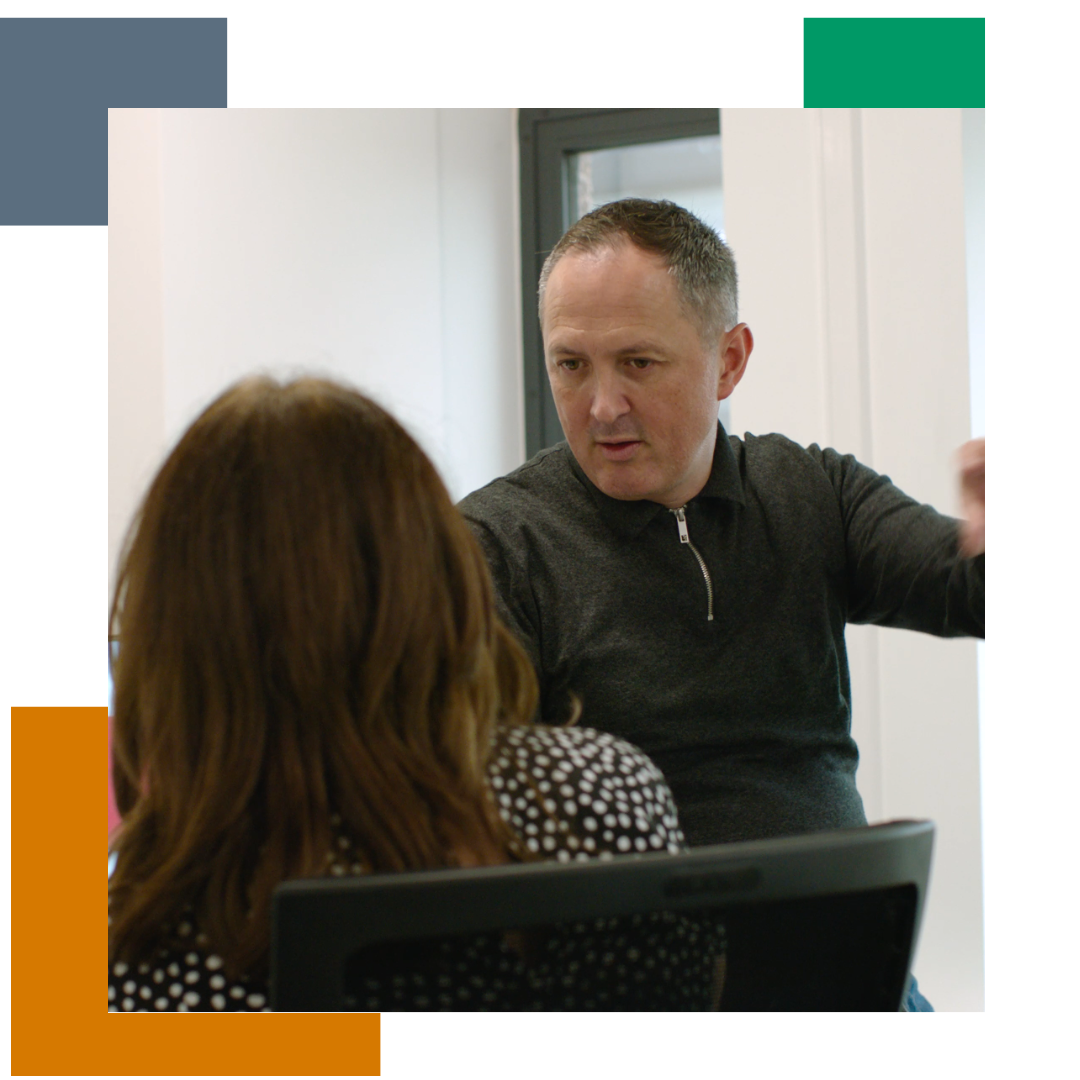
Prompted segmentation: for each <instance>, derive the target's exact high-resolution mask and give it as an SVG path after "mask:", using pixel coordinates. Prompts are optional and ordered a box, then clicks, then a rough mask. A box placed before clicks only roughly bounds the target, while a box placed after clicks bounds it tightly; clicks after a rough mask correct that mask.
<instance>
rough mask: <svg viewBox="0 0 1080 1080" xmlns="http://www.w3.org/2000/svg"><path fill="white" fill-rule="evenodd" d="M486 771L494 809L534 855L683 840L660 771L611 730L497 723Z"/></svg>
mask: <svg viewBox="0 0 1080 1080" xmlns="http://www.w3.org/2000/svg"><path fill="white" fill-rule="evenodd" d="M488 777H489V780H490V783H491V788H492V794H493V795H494V798H495V802H496V805H497V806H498V808H499V812H500V813H501V814H502V816H503V817H504V818H505V819H506V820H507V821H508V822H509V823H510V825H511V826H512V827H513V828H514V829H515V830H516V831H517V832H518V833H519V835H521V836H522V837H523V839H524V841H525V845H526V847H527V848H528V849H529V850H530V851H532V852H534V853H537V854H541V855H545V856H547V857H550V858H558V859H560V860H566V859H569V858H575V859H585V858H590V857H596V856H599V857H600V858H604V857H605V856H609V855H611V854H618V853H627V852H637V853H642V852H645V851H663V850H667V851H670V852H676V851H680V850H682V848H683V846H684V843H685V841H684V840H683V835H682V831H681V829H680V828H679V819H678V813H677V811H676V809H675V804H674V802H673V800H672V798H671V792H670V790H669V789H668V786H667V783H666V781H665V780H664V776H663V774H662V773H661V772H660V770H659V769H658V768H657V767H656V766H655V765H654V764H653V762H652V761H651V760H650V759H649V757H648V756H647V755H646V754H645V753H644V752H643V751H642V750H640V749H638V747H636V746H634V745H633V744H632V743H628V742H626V740H625V739H620V738H618V737H617V736H615V735H609V734H607V733H604V732H599V731H594V730H592V729H591V728H577V727H544V726H540V725H535V726H534V725H523V726H519V727H508V728H504V729H503V730H502V731H500V732H499V733H498V735H497V736H496V739H495V744H494V747H493V752H492V755H491V758H490V761H489V763H488Z"/></svg>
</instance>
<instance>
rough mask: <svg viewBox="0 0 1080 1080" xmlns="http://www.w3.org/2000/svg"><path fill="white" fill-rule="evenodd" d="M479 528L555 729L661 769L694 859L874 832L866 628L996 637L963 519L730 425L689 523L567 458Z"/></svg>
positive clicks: (477, 517) (848, 466)
mask: <svg viewBox="0 0 1080 1080" xmlns="http://www.w3.org/2000/svg"><path fill="white" fill-rule="evenodd" d="M460 509H461V511H462V513H463V514H464V515H465V517H466V519H467V520H468V522H469V523H470V525H471V527H472V529H473V532H474V534H475V535H476V537H477V539H478V540H479V541H480V544H481V546H482V547H483V549H484V552H485V554H486V556H487V559H488V563H489V565H490V567H491V572H492V576H493V579H494V582H495V589H496V593H497V603H498V608H499V612H500V615H501V616H502V618H503V619H504V621H505V622H506V623H507V625H508V626H509V627H510V628H511V630H513V631H514V633H515V634H516V635H517V637H518V638H519V639H520V641H521V643H522V644H523V645H524V646H525V648H526V650H527V651H528V653H529V655H530V657H531V658H532V661H533V663H534V665H535V666H536V671H537V674H538V677H539V680H540V691H541V706H540V719H542V720H543V721H545V722H546V723H552V724H557V723H560V722H562V721H564V720H565V719H566V718H567V717H568V715H570V711H571V701H572V697H571V695H573V696H576V698H577V699H578V700H579V701H580V703H581V706H582V723H584V724H587V725H588V726H589V727H592V728H597V729H599V730H601V731H609V732H611V733H613V734H615V735H618V736H620V737H622V738H624V739H627V740H629V741H630V742H632V743H634V744H636V745H637V746H639V747H640V748H641V749H642V750H644V751H645V752H646V753H647V754H648V755H649V756H650V757H651V758H652V759H653V760H654V761H655V762H656V763H657V765H659V767H660V768H661V770H662V771H663V772H664V774H665V776H666V778H667V781H668V783H669V785H670V787H671V790H672V792H673V794H674V796H675V801H676V804H677V806H678V808H679V814H680V818H681V821H682V825H683V830H684V832H685V834H686V837H687V840H688V841H689V842H690V843H691V844H710V843H721V842H725V841H732V840H749V839H758V838H763V837H771V836H786V835H793V834H797V833H803V832H812V831H816V830H821V829H832V828H841V827H845V826H850V825H862V824H865V823H866V817H865V814H864V811H863V806H862V800H861V798H860V796H859V793H858V791H857V789H856V786H855V770H856V766H857V764H858V750H857V748H856V746H855V743H854V741H853V740H852V738H851V683H850V677H849V673H848V661H847V652H846V649H845V646H844V626H845V624H846V623H849V622H855V623H877V624H878V625H881V626H894V627H903V628H906V629H911V630H921V631H925V632H927V633H931V634H937V635H940V636H943V637H951V636H958V635H974V636H979V637H981V636H982V635H983V625H984V616H983V610H984V601H983V596H984V576H985V574H984V557H983V556H979V557H978V558H977V559H965V558H963V557H962V556H961V555H960V554H959V551H958V546H957V522H956V521H955V519H953V518H949V517H945V516H944V515H942V514H939V513H938V512H937V511H936V510H934V509H933V508H932V507H929V506H925V505H921V504H919V503H917V502H916V501H914V500H913V499H911V498H909V497H908V496H907V495H905V494H904V493H903V492H901V491H900V490H899V489H897V488H896V487H895V486H894V485H893V484H892V483H891V482H890V481H889V479H888V478H887V477H885V476H880V475H878V474H877V473H875V472H874V471H873V470H872V469H869V468H867V467H866V466H864V465H861V464H859V462H857V461H856V460H855V459H854V458H853V457H850V456H842V455H840V454H838V453H836V452H835V451H833V450H822V449H820V448H819V447H818V446H810V447H807V448H804V447H801V446H799V445H797V444H796V443H793V442H792V441H791V440H789V439H786V438H784V437H783V436H781V435H766V436H762V437H755V436H753V435H747V437H746V439H745V440H743V439H739V438H737V437H735V436H731V437H729V436H727V435H726V433H725V432H724V430H723V428H722V427H721V428H720V430H719V434H718V438H717V443H716V451H715V454H714V458H713V467H712V472H711V474H710V476H709V479H708V481H707V482H706V484H705V487H704V488H703V489H702V491H701V492H700V493H699V494H698V495H697V496H695V497H694V498H693V499H691V500H690V502H689V503H688V504H687V505H686V507H685V508H683V510H682V512H681V513H677V512H675V511H670V510H667V509H666V508H664V507H663V506H661V505H660V504H658V503H654V502H649V501H647V500H639V501H626V500H619V499H613V498H611V497H609V496H607V495H605V494H604V493H603V492H601V491H600V490H599V489H598V488H597V487H595V485H593V484H592V483H591V482H590V481H589V479H588V478H587V477H586V476H585V474H584V472H583V471H582V469H581V467H580V466H579V465H578V463H577V461H576V460H575V459H574V456H573V454H572V453H571V452H570V449H569V447H568V446H567V445H566V444H565V443H561V444H559V445H558V446H556V447H553V448H551V449H548V450H544V451H541V452H540V453H539V454H537V455H536V456H535V457H534V458H532V459H531V460H530V461H528V462H526V463H525V464H524V465H522V466H521V467H520V468H519V469H517V470H515V471H514V472H512V473H510V474H509V475H507V476H505V477H502V478H501V479H499V480H495V481H493V482H492V483H490V484H488V485H487V486H486V487H484V488H481V489H480V490H479V491H475V492H473V493H472V494H471V495H469V496H467V497H466V498H465V499H464V500H463V501H462V502H461V503H460ZM710 615H711V618H710Z"/></svg>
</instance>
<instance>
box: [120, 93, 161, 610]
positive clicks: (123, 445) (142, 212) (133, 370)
mask: <svg viewBox="0 0 1080 1080" xmlns="http://www.w3.org/2000/svg"><path fill="white" fill-rule="evenodd" d="M160 152H161V118H160V113H159V110H157V109H110V110H109V593H110V595H111V593H112V587H113V574H114V570H115V567H116V556H117V553H118V551H119V548H120V544H121V542H122V540H123V535H124V532H125V530H126V529H127V526H128V523H129V521H130V519H131V514H132V510H133V509H134V507H135V505H136V503H137V501H138V499H139V497H140V496H141V494H142V492H143V490H144V489H145V487H146V485H147V483H148V482H149V480H150V479H151V478H152V476H153V471H154V468H155V467H156V465H157V462H158V459H159V458H160V456H161V451H162V447H163V445H164V439H165V368H164V365H163V363H162V356H161V348H162V343H161V337H162V325H161V191H160V188H161V163H160Z"/></svg>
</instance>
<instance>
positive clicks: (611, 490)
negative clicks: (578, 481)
mask: <svg viewBox="0 0 1080 1080" xmlns="http://www.w3.org/2000/svg"><path fill="white" fill-rule="evenodd" d="M604 465H605V466H606V467H604V468H600V469H596V470H594V471H593V472H592V473H591V474H589V479H590V480H591V481H592V482H593V483H594V484H595V485H596V486H597V487H598V488H599V489H600V490H601V491H602V492H603V493H604V494H605V495H607V496H609V497H610V498H612V499H622V500H623V501H625V502H634V501H637V500H639V499H647V498H648V497H649V495H650V494H651V492H652V486H651V485H650V484H649V483H648V481H647V479H646V478H645V477H644V476H642V475H641V470H640V468H636V467H633V466H621V467H620V466H618V465H613V464H612V463H610V462H604Z"/></svg>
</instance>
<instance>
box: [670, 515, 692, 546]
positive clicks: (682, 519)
mask: <svg viewBox="0 0 1080 1080" xmlns="http://www.w3.org/2000/svg"><path fill="white" fill-rule="evenodd" d="M671 512H672V513H673V514H674V515H675V520H676V521H677V522H678V524H679V542H680V543H682V544H689V543H690V530H689V529H687V527H686V507H685V506H680V507H679V509H678V510H672V511H671Z"/></svg>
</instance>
